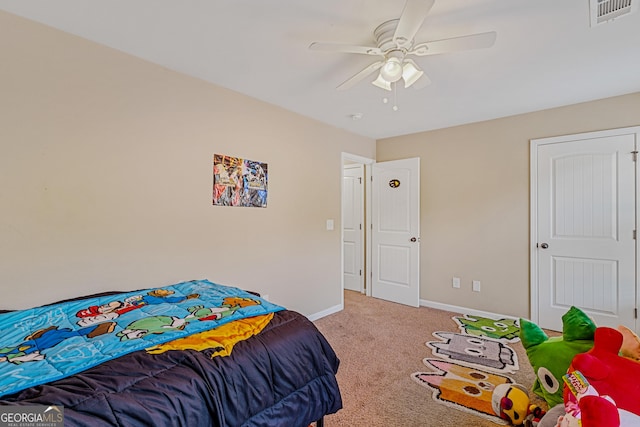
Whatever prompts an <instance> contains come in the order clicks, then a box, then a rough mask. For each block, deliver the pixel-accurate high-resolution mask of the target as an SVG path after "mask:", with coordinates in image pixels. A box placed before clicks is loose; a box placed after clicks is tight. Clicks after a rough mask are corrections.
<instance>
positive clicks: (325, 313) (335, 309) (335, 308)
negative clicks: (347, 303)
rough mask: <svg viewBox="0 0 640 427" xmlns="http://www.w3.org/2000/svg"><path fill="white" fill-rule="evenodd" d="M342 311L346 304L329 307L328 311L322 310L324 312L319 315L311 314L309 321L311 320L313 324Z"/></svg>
mask: <svg viewBox="0 0 640 427" xmlns="http://www.w3.org/2000/svg"><path fill="white" fill-rule="evenodd" d="M342 310H344V304H338V305H334V306H333V307H329V308H327V309H326V310H322V311H320V312H318V313H315V314H311V315H309V316H307V319H309V320H311V321H312V322H313V321H315V320H318V319H321V318H323V317H325V316H328V315H330V314H333V313H337V312H339V311H342Z"/></svg>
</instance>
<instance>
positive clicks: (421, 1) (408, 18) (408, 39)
mask: <svg viewBox="0 0 640 427" xmlns="http://www.w3.org/2000/svg"><path fill="white" fill-rule="evenodd" d="M434 3H435V0H407V2H406V3H405V5H404V9H403V10H402V15H400V19H399V20H398V26H397V27H396V32H395V33H394V34H393V41H394V43H396V44H397V45H398V47H404V48H409V47H410V45H411V43H412V42H413V38H414V37H415V35H416V33H417V32H418V30H419V29H420V27H421V26H422V23H423V22H424V20H425V18H426V17H427V14H428V13H429V11H430V10H431V8H432V7H433V4H434Z"/></svg>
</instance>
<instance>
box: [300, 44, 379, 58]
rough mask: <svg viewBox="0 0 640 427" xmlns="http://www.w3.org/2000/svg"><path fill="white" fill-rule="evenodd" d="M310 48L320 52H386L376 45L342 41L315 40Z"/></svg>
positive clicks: (372, 53)
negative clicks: (326, 41) (325, 41)
mask: <svg viewBox="0 0 640 427" xmlns="http://www.w3.org/2000/svg"><path fill="white" fill-rule="evenodd" d="M309 49H310V50H316V51H320V52H339V53H359V54H362V55H380V56H382V55H384V53H383V52H382V51H381V50H380V49H379V48H377V47H374V46H356V45H351V44H341V43H319V42H314V43H311V44H310V45H309Z"/></svg>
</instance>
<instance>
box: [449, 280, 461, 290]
mask: <svg viewBox="0 0 640 427" xmlns="http://www.w3.org/2000/svg"><path fill="white" fill-rule="evenodd" d="M451 284H452V285H453V287H454V288H456V289H460V278H459V277H454V278H453V279H452V280H451Z"/></svg>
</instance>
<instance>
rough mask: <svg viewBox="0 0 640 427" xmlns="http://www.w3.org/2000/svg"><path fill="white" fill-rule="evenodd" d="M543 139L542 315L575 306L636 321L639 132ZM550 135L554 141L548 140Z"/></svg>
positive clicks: (550, 323)
mask: <svg viewBox="0 0 640 427" xmlns="http://www.w3.org/2000/svg"><path fill="white" fill-rule="evenodd" d="M542 142H543V143H541V144H540V145H538V146H537V214H536V217H537V234H538V235H537V239H536V240H537V241H534V244H535V248H534V249H533V250H534V251H536V253H537V265H538V271H537V277H538V292H539V300H538V310H539V311H538V322H539V324H540V326H542V327H543V328H549V329H553V330H562V320H561V317H562V315H563V314H564V313H565V312H566V311H567V310H568V309H569V308H570V307H571V306H572V305H574V306H577V307H579V308H581V309H582V310H584V311H585V312H586V313H587V314H588V315H589V316H591V317H592V318H593V319H594V321H595V323H596V324H597V325H598V326H612V327H616V326H617V325H620V324H623V325H626V326H628V327H630V328H632V329H635V327H636V320H635V315H636V314H635V308H636V241H635V240H634V234H635V222H636V219H635V218H636V189H635V186H636V185H635V180H636V176H635V162H634V157H635V154H634V152H635V150H636V145H635V135H634V134H626V135H606V134H604V135H603V133H598V134H597V135H588V134H587V135H581V136H576V137H575V138H573V139H572V137H563V138H560V139H551V140H549V141H545V140H542ZM544 142H548V143H544Z"/></svg>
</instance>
